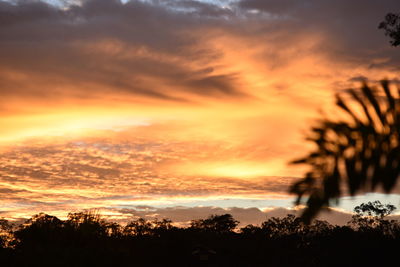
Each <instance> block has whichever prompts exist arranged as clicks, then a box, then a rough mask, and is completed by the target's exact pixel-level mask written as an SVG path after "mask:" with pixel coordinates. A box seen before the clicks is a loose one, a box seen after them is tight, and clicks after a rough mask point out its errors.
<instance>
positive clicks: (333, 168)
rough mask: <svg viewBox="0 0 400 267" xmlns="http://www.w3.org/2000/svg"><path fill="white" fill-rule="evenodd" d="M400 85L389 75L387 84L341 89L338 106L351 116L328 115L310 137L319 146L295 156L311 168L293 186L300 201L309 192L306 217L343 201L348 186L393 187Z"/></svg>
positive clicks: (399, 161) (399, 162)
mask: <svg viewBox="0 0 400 267" xmlns="http://www.w3.org/2000/svg"><path fill="white" fill-rule="evenodd" d="M399 94H400V89H399V88H398V89H397V91H396V92H393V90H392V88H391V87H390V85H389V82H388V81H382V82H381V87H379V88H374V87H369V86H368V85H367V84H366V83H364V84H363V86H362V87H361V89H360V90H357V89H349V90H347V91H346V93H345V94H342V95H336V104H337V107H338V108H339V109H340V110H341V111H343V112H344V113H345V114H346V115H347V118H346V119H343V120H337V121H334V120H331V119H322V120H320V122H319V124H318V125H317V126H316V127H313V128H312V135H311V136H310V138H308V140H310V141H311V142H313V143H314V144H315V145H316V146H317V149H316V150H315V151H313V152H311V153H310V154H308V155H307V156H306V157H304V158H302V159H299V160H296V161H293V163H295V164H307V165H309V166H310V167H311V170H310V171H309V172H308V173H307V174H306V175H305V177H304V178H303V179H302V180H300V181H298V182H296V183H295V184H293V185H292V186H291V189H290V191H291V192H292V193H295V194H297V196H298V198H297V201H296V203H297V204H300V203H303V198H304V196H308V199H307V201H306V205H307V207H306V209H305V211H304V212H303V215H302V217H303V219H305V221H306V222H309V221H310V220H311V219H312V218H313V217H315V215H316V214H317V213H318V212H319V211H320V210H321V209H323V208H324V207H327V206H329V205H330V204H331V201H332V200H335V201H338V197H339V196H341V195H342V194H343V188H344V187H346V186H347V188H348V192H349V194H350V195H354V194H355V193H356V192H359V191H360V190H366V191H374V190H376V189H377V188H378V186H381V187H382V188H383V190H384V191H385V192H386V193H388V192H390V191H391V190H392V189H393V187H394V185H395V183H396V181H397V178H398V177H399V174H400V158H399V155H400V146H399V131H400V105H399Z"/></svg>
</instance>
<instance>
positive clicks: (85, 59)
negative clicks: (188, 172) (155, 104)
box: [0, 0, 245, 101]
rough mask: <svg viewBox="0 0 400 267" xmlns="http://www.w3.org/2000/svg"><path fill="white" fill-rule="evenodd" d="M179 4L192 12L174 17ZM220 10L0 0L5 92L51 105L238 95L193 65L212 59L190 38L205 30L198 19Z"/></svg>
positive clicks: (0, 77) (0, 76) (0, 79)
mask: <svg viewBox="0 0 400 267" xmlns="http://www.w3.org/2000/svg"><path fill="white" fill-rule="evenodd" d="M178 4H181V5H182V6H181V7H184V8H190V10H191V12H190V14H188V13H187V12H178V7H179V6H178ZM220 9H221V8H220V7H218V6H216V5H211V4H205V3H200V2H191V1H182V2H174V1H171V2H169V3H164V4H161V3H158V2H157V1H148V2H142V1H130V2H128V3H126V4H123V3H121V2H120V1H104V0H88V1H83V2H82V5H79V6H78V5H73V6H70V7H69V8H68V9H65V10H62V9H59V8H57V7H54V6H51V5H49V4H45V3H43V2H38V1H21V2H17V3H16V4H11V3H6V2H1V3H0V20H1V22H2V23H1V24H0V40H1V41H0V56H1V58H2V61H1V63H0V85H1V87H2V91H3V92H2V93H3V95H5V96H15V95H17V94H18V95H25V96H27V97H38V98H41V97H44V96H45V97H50V98H55V99H56V98H62V97H63V96H64V97H65V96H68V95H69V96H72V97H80V98H85V97H88V98H91V97H96V96H98V95H99V94H100V95H104V94H108V93H110V92H112V93H114V94H118V93H122V94H127V95H128V96H129V95H131V96H143V97H148V98H155V99H161V100H163V99H164V100H171V101H184V97H183V96H180V95H181V94H186V93H189V94H190V93H195V94H198V95H204V96H212V97H214V96H216V97H227V96H243V95H245V94H244V93H243V92H241V91H240V89H239V88H238V87H237V86H236V84H235V81H233V79H232V74H230V73H226V74H224V75H212V74H211V75H210V74H208V73H201V72H199V71H200V70H201V69H203V67H204V64H201V65H200V64H197V65H199V66H198V67H196V66H193V65H196V64H193V63H196V62H197V61H199V60H202V62H205V64H206V65H210V64H211V63H210V62H209V59H208V58H209V57H210V56H211V57H212V58H213V57H214V56H215V55H214V52H212V51H206V50H203V51H202V48H201V46H200V45H199V44H197V41H198V38H197V37H195V36H193V35H191V34H189V33H190V32H192V33H193V32H196V31H198V32H200V31H201V30H202V28H203V27H204V25H208V26H210V25H211V22H209V20H208V19H207V18H203V17H202V16H203V15H202V14H205V13H207V14H208V16H213V17H219V16H220V15H219V10H220ZM223 10H224V9H221V16H222V14H225V11H224V12H222V11H223ZM192 13H197V14H198V16H197V17H196V16H193V14H192ZM199 17H201V18H202V19H200V18H199ZM210 53H211V54H210ZM210 67H211V66H210ZM149 80H150V82H149ZM65 88H68V89H65ZM81 92H84V93H81Z"/></svg>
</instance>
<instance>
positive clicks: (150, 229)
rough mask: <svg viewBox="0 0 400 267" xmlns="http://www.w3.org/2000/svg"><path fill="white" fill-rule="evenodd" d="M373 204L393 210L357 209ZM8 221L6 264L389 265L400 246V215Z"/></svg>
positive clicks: (0, 252)
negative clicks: (357, 223) (182, 223)
mask: <svg viewBox="0 0 400 267" xmlns="http://www.w3.org/2000/svg"><path fill="white" fill-rule="evenodd" d="M366 207H372V209H366V210H367V214H368V210H371V212H372V213H371V214H373V215H374V214H379V215H378V218H381V217H380V216H381V215H380V214H388V211H389V210H392V208H390V207H389V206H388V205H381V204H380V203H377V202H374V203H372V204H371V203H367V204H364V205H361V206H360V207H359V209H357V210H359V211H360V213H362V212H363V210H365V208H366ZM375 211H377V213H375ZM382 218H383V217H382ZM2 222H4V225H5V229H7V231H10V233H11V234H12V235H13V237H14V240H15V242H14V245H13V246H11V247H5V246H4V244H3V245H2V246H1V247H0V258H1V260H2V261H1V263H2V266H41V267H44V266H146V267H147V266H150V267H151V266H186V267H190V266H219V267H225V266H226V267H228V266H229V267H231V266H238V267H239V266H240V267H242V266H243V267H247V266H266V265H267V266H369V265H370V264H380V265H383V266H386V265H388V264H389V263H390V262H391V258H390V257H388V256H385V255H394V254H395V253H396V250H397V248H398V247H399V245H400V227H399V223H398V222H397V221H385V222H386V223H385V224H381V225H380V226H379V227H375V226H374V227H372V226H370V225H366V227H364V228H360V227H358V228H357V227H351V226H349V225H346V226H333V225H330V224H329V223H327V222H323V221H314V222H313V223H312V224H310V225H307V224H304V223H303V222H302V221H301V220H300V218H298V217H295V216H294V215H288V216H286V217H284V218H271V219H269V220H267V221H265V222H264V223H262V225H261V226H255V225H248V226H246V227H243V228H241V229H240V231H237V227H236V226H237V223H238V222H237V221H236V220H235V219H234V218H233V217H232V215H230V214H224V215H212V216H210V217H208V218H206V219H201V220H195V221H192V222H195V223H192V225H191V226H189V227H176V226H173V223H172V222H171V221H170V220H166V219H165V220H153V221H147V220H145V219H136V220H133V221H131V222H130V223H128V224H127V225H126V226H122V225H119V224H118V223H115V222H114V223H113V222H107V221H105V220H104V219H103V218H102V217H101V216H100V215H99V214H96V213H93V212H82V213H71V214H69V216H68V218H67V219H66V220H60V219H58V218H56V217H54V216H50V215H47V214H43V213H40V214H38V215H35V216H33V217H32V218H31V219H29V220H27V221H26V222H25V223H24V224H22V225H20V226H19V227H17V228H14V229H12V228H10V227H9V226H10V225H9V224H8V222H6V221H5V220H3V221H2ZM110 229H112V230H110ZM338 247H340V248H341V249H342V252H341V253H336V252H337V248H338ZM365 253H368V254H365ZM365 255H368V257H365Z"/></svg>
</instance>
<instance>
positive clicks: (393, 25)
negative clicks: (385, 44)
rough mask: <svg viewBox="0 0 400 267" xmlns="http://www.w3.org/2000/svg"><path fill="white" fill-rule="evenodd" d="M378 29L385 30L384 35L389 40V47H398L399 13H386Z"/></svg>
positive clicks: (399, 32)
mask: <svg viewBox="0 0 400 267" xmlns="http://www.w3.org/2000/svg"><path fill="white" fill-rule="evenodd" d="M378 28H379V29H383V30H385V35H386V36H389V37H390V38H391V40H390V43H391V45H393V46H398V45H400V13H398V14H395V13H388V14H387V15H386V16H385V20H384V21H382V22H381V23H380V24H379V26H378Z"/></svg>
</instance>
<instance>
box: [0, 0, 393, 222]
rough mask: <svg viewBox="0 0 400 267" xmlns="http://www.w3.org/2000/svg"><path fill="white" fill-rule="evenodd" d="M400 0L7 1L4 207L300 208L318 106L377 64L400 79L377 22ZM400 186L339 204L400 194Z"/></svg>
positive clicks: (1, 51)
mask: <svg viewBox="0 0 400 267" xmlns="http://www.w3.org/2000/svg"><path fill="white" fill-rule="evenodd" d="M49 3H50V4H49ZM399 8H400V4H399V2H398V1H397V0H396V1H394V0H393V1H391V0H384V1H383V2H379V3H378V2H377V1H373V0H370V1H369V0H368V1H365V0H363V1H362V0H357V1H351V3H349V1H345V0H339V1H317V0H307V1H306V0H305V1H295V0H293V1H269V0H268V1H267V0H266V1H262V0H241V1H178V0H177V1H172V0H168V1H123V2H120V1H106V0H87V1H46V2H42V1H0V58H1V61H0V96H1V100H0V124H1V125H2V130H1V134H0V157H1V160H0V195H1V201H2V206H1V207H0V217H1V216H3V217H6V218H13V219H18V218H21V217H29V216H31V215H32V214H34V213H37V212H40V211H44V212H48V213H51V214H55V215H59V216H65V215H66V213H67V212H69V211H74V210H82V209H99V210H101V211H102V212H105V213H107V214H113V216H114V217H115V218H119V219H121V220H128V219H129V218H133V217H134V216H150V217H151V216H164V217H172V218H175V219H176V220H181V221H182V222H184V221H186V220H187V219H188V218H189V217H190V216H192V215H193V216H200V215H204V216H207V212H223V211H224V210H223V209H224V208H225V209H228V208H231V209H236V210H234V211H232V210H230V211H232V213H235V212H236V214H237V215H238V216H239V217H240V218H241V219H242V220H244V221H245V222H249V223H251V222H259V221H260V220H261V219H260V218H264V217H265V216H266V214H267V213H266V212H267V211H271V209H277V210H278V211H279V212H280V210H279V209H283V210H284V209H286V208H292V207H293V206H292V202H293V196H291V195H289V194H288V193H287V192H288V187H289V186H290V184H292V183H293V182H294V181H296V180H297V179H298V178H299V177H301V176H302V175H303V173H304V172H305V171H306V169H305V168H302V167H299V166H292V165H289V164H288V162H290V161H291V160H293V159H296V158H297V157H300V156H302V155H304V154H305V153H306V152H307V151H309V149H311V148H312V146H311V145H310V144H308V143H307V142H305V136H306V134H307V131H308V130H309V128H310V126H312V124H313V122H315V119H316V118H318V117H319V116H321V115H323V116H333V117H335V116H341V115H340V114H338V113H337V111H336V110H335V108H334V98H333V96H334V95H335V94H336V93H339V92H342V91H343V90H345V89H346V88H349V87H354V86H359V85H360V81H361V80H362V79H364V78H367V79H368V80H369V82H370V83H371V84H376V83H377V82H378V81H379V80H380V79H383V78H387V79H390V80H392V81H393V86H396V85H398V84H399V82H398V80H397V79H398V73H399V67H398V66H399V62H400V54H399V50H398V48H397V50H396V48H393V47H390V45H389V44H388V40H387V39H386V38H385V36H384V35H383V32H381V31H379V30H378V29H377V25H378V24H379V22H380V21H381V20H383V18H384V16H385V14H386V13H387V12H391V11H392V12H393V11H398V10H399ZM398 192H399V190H398V189H396V190H394V192H393V193H394V194H393V195H391V196H389V197H388V198H386V196H383V195H381V194H374V195H368V196H366V197H361V196H360V197H357V198H356V199H355V200H348V199H347V198H344V199H343V200H342V202H341V205H340V206H339V207H338V208H339V209H342V210H344V211H347V212H348V211H351V210H352V208H353V204H355V203H358V202H359V201H361V200H367V199H370V200H375V199H381V201H383V202H388V201H385V200H388V199H389V200H390V202H391V203H392V204H395V205H398V204H399V202H400V201H399V198H398V195H397V193H398ZM141 207H142V208H143V207H147V210H148V212H147V213H146V212H144V211H145V210H146V208H143V209H142V208H141ZM179 207H180V208H179ZM182 207H183V208H182ZM282 212H284V211H282ZM183 213H184V214H185V216H186V217H185V216H183V215H177V214H183ZM115 214H117V215H118V216H119V217H118V216H116V215H115ZM246 214H247V215H246ZM249 214H252V215H249ZM271 214H274V213H271ZM110 216H111V215H110ZM338 216H339V215H338ZM340 216H342V215H340ZM111 217H112V216H111ZM331 217H332V216H331ZM240 218H239V220H240Z"/></svg>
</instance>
